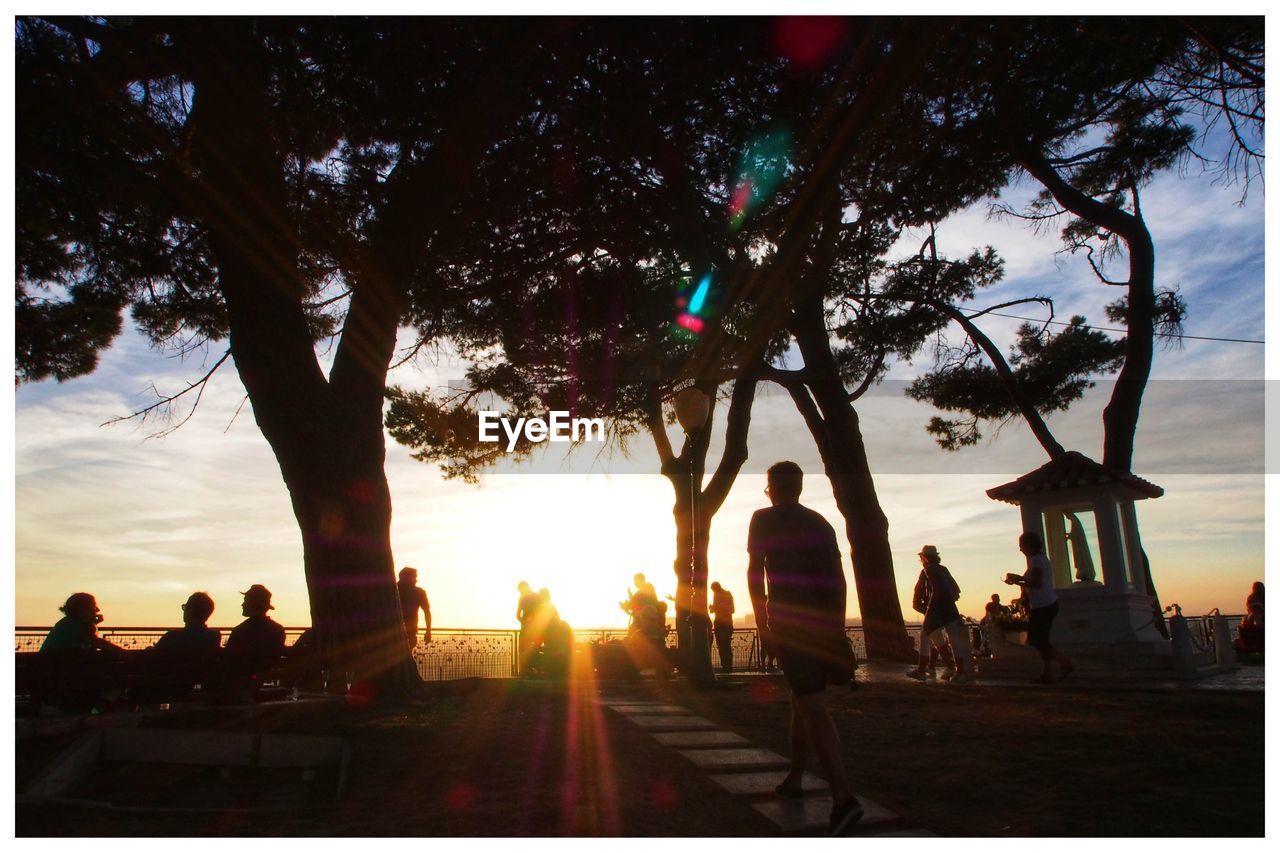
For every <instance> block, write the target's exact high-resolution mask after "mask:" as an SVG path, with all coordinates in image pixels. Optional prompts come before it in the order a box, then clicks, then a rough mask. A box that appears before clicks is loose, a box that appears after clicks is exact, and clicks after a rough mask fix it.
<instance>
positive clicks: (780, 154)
mask: <svg viewBox="0 0 1280 853" xmlns="http://www.w3.org/2000/svg"><path fill="white" fill-rule="evenodd" d="M790 154H791V133H790V131H788V130H786V129H777V130H772V131H769V132H767V133H762V134H760V135H759V136H757V137H755V138H754V139H752V140H751V141H750V142H748V143H747V146H746V148H745V149H744V150H743V152H742V157H741V158H739V160H738V170H737V173H738V180H737V182H736V183H735V185H734V190H733V195H732V196H731V198H730V201H729V211H728V213H729V230H730V231H731V232H736V231H738V230H740V229H741V228H742V226H743V224H744V223H745V222H746V220H747V217H748V216H749V215H750V214H751V213H752V212H753V211H755V210H757V209H759V208H760V206H761V205H762V204H764V202H766V201H767V200H768V199H769V197H770V196H772V195H773V193H774V190H776V189H777V188H778V184H780V183H781V182H782V179H783V177H785V176H786V173H787V167H788V166H789V165H790V160H789V156H790Z"/></svg>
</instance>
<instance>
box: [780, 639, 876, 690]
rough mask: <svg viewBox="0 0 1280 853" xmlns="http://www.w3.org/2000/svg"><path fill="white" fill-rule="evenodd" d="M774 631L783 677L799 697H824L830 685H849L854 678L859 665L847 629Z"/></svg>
mask: <svg viewBox="0 0 1280 853" xmlns="http://www.w3.org/2000/svg"><path fill="white" fill-rule="evenodd" d="M772 631H773V640H774V643H776V644H777V647H778V663H780V664H781V665H782V674H783V675H784V676H785V677H786V679H787V684H789V685H790V686H791V692H792V693H793V694H795V695H796V696H809V695H812V694H814V693H821V692H822V691H824V690H826V689H827V683H828V682H830V683H832V684H848V683H849V681H850V680H851V679H852V678H853V671H854V670H855V669H857V661H856V660H855V659H854V657H853V648H852V647H851V646H850V645H849V640H848V638H847V637H846V636H845V634H844V628H843V626H834V627H832V628H830V629H827V630H821V631H819V630H814V629H813V628H809V627H807V626H806V628H805V629H803V630H793V629H789V628H786V627H783V626H772Z"/></svg>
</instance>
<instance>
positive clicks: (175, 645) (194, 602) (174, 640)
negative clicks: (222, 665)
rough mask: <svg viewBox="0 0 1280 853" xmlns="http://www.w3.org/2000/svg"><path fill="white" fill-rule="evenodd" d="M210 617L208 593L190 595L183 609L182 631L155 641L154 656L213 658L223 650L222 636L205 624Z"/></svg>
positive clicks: (211, 603) (211, 605)
mask: <svg viewBox="0 0 1280 853" xmlns="http://www.w3.org/2000/svg"><path fill="white" fill-rule="evenodd" d="M212 615H213V599H212V598H210V597H209V593H207V592H193V593H191V596H190V597H189V598H188V599H187V600H186V602H185V603H184V604H183V605H182V622H183V625H182V627H181V628H174V629H173V630H172V631H167V632H165V634H164V636H162V637H161V638H160V639H159V640H157V641H156V645H155V650H156V652H157V653H158V654H161V655H164V656H165V658H166V659H177V658H182V659H186V658H198V659H206V658H209V657H212V656H214V655H216V654H217V653H218V651H219V650H220V649H221V648H222V634H221V633H220V632H219V631H218V629H217V628H210V627H209V626H208V624H206V623H207V622H208V621H209V617H210V616H212Z"/></svg>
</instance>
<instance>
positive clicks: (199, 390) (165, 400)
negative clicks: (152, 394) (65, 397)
mask: <svg viewBox="0 0 1280 853" xmlns="http://www.w3.org/2000/svg"><path fill="white" fill-rule="evenodd" d="M230 357H231V350H230V349H227V351H226V352H224V353H223V354H222V357H221V358H219V359H218V360H217V362H215V363H214V365H213V367H211V368H209V370H208V371H207V372H206V373H205V374H204V376H201V377H200V378H199V379H197V380H196V381H195V382H192V383H191V384H190V385H188V386H187V387H186V388H183V389H182V390H181V391H179V392H178V393H177V394H170V395H169V396H167V397H162V398H161V399H159V400H157V401H156V402H154V403H152V404H151V405H150V406H147V407H146V408H143V409H139V410H137V411H136V412H134V413H132V414H129V415H121V416H120V417H115V418H111V419H110V420H108V421H105V422H104V423H101V424H99V426H111V425H112V424H117V423H120V422H121V421H131V420H133V419H134V418H142V421H143V423H145V422H146V420H147V418H148V417H149V416H150V415H151V414H152V413H153V412H155V411H156V410H158V409H161V408H167V407H169V406H172V405H173V403H174V401H176V400H177V399H178V398H179V397H182V396H184V395H185V394H189V393H190V392H191V391H196V399H195V402H194V403H192V404H191V411H189V412H187V416H186V417H185V418H183V419H182V420H180V421H178V422H177V423H176V424H173V425H171V426H168V427H166V428H164V429H162V430H160V431H159V432H157V433H155V434H153V435H149V436H147V437H148V438H164V437H165V436H166V435H169V434H170V433H172V432H173V431H174V430H176V429H178V428H179V427H181V426H182V425H183V424H185V423H186V422H187V421H189V420H191V416H192V415H194V414H195V413H196V408H197V407H198V406H199V405H200V398H201V397H203V396H204V389H205V386H206V385H208V384H209V380H210V379H211V378H213V374H214V373H215V372H216V371H217V370H218V368H219V367H221V366H222V365H223V363H224V362H225V361H226V360H227V359H228V358H230ZM152 387H153V388H154V387H155V386H152ZM241 405H243V403H242V404H241ZM237 413H238V410H237ZM233 420H234V418H233ZM228 426H230V425H228Z"/></svg>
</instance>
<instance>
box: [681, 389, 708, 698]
mask: <svg viewBox="0 0 1280 853" xmlns="http://www.w3.org/2000/svg"><path fill="white" fill-rule="evenodd" d="M675 409H676V420H677V421H679V422H680V428H681V429H683V430H684V433H685V436H686V442H685V446H686V447H687V448H689V451H690V454H689V589H688V599H687V602H685V604H684V612H683V613H680V612H679V610H680V606H679V605H680V602H679V601H678V602H677V614H676V637H677V641H678V642H679V641H682V640H683V641H685V642H686V643H687V644H686V647H685V649H684V652H685V660H686V662H687V664H688V666H689V677H690V680H691V681H692V682H693V683H694V684H696V685H698V686H700V687H706V686H709V685H711V684H714V683H715V674H714V672H713V671H712V669H711V635H710V633H709V627H710V626H709V624H708V623H709V619H708V618H707V595H706V588H705V586H704V587H703V588H702V590H701V592H699V590H698V584H697V579H698V485H697V482H696V480H695V478H694V464H693V463H694V459H693V437H694V436H695V435H696V434H697V433H698V432H699V431H700V430H702V428H703V427H704V426H706V423H707V417H708V416H709V415H710V414H711V398H710V397H709V396H708V395H707V393H706V392H705V391H703V390H702V389H700V388H697V387H696V386H694V385H692V384H691V385H689V386H688V387H686V388H684V389H682V390H681V391H680V392H679V393H677V394H676V397H675ZM682 598H683V596H681V595H680V594H679V591H677V599H682ZM681 619H684V620H686V625H687V627H685V629H684V630H683V631H681V627H682V626H681V625H680V620H681Z"/></svg>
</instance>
